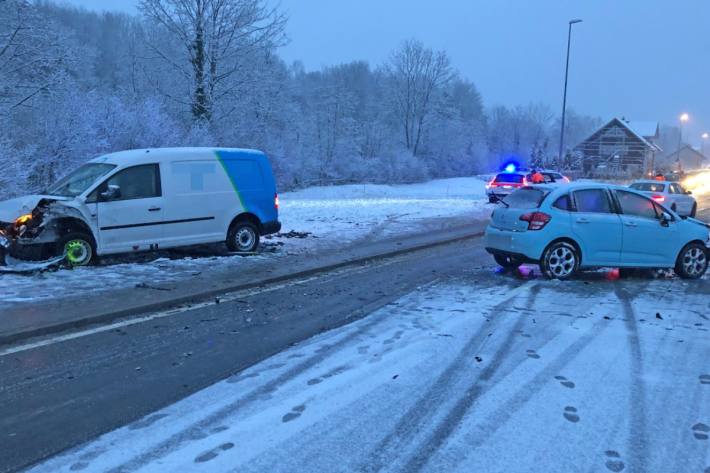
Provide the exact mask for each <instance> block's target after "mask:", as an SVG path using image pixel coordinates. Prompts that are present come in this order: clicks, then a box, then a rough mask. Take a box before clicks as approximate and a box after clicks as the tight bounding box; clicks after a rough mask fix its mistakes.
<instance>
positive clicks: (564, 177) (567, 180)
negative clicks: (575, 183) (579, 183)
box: [562, 176, 569, 184]
mask: <svg viewBox="0 0 710 473" xmlns="http://www.w3.org/2000/svg"><path fill="white" fill-rule="evenodd" d="M562 180H563V181H565V184H569V177H567V176H562Z"/></svg>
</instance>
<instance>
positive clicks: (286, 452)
mask: <svg viewBox="0 0 710 473" xmlns="http://www.w3.org/2000/svg"><path fill="white" fill-rule="evenodd" d="M708 292H709V291H708V286H707V280H705V281H699V282H684V281H681V280H678V279H639V280H631V281H625V280H616V281H609V280H607V278H606V277H605V274H604V273H591V274H589V275H588V276H586V277H584V278H581V279H580V280H578V281H573V282H559V281H547V280H543V279H539V278H536V277H529V278H514V277H511V276H509V275H504V274H495V273H491V272H484V271H472V272H470V273H469V274H467V275H465V276H463V277H462V278H461V279H455V280H447V281H445V282H440V283H438V284H434V285H430V286H427V287H422V288H420V289H419V290H418V291H415V292H414V293H411V294H409V295H406V296H404V297H403V298H401V299H399V300H398V301H396V302H394V303H391V304H389V305H388V306H386V307H384V308H382V309H380V310H379V311H377V312H375V313H373V314H372V315H370V316H369V317H367V318H365V319H363V320H361V321H359V322H356V323H353V324H350V325H348V326H345V327H343V328H341V329H338V330H334V331H331V332H327V333H325V334H322V335H320V336H317V337H315V338H312V339H310V340H308V341H306V342H304V343H302V344H300V345H297V346H295V347H293V348H290V349H288V350H286V351H284V352H282V353H279V354H278V355H276V356H274V357H272V358H270V359H267V360H265V361H264V362H262V363H259V364H257V365H255V366H253V367H251V368H249V369H248V370H246V371H244V372H242V373H240V374H238V375H235V376H233V377H231V378H229V379H226V380H225V381H222V382H219V383H217V384H215V385H213V386H211V387H209V388H207V389H204V390H202V391H200V392H198V393H196V394H194V395H192V396H190V397H188V398H186V399H184V400H182V401H180V402H178V403H176V404H174V405H172V406H169V407H167V408H165V409H163V410H161V411H158V412H155V413H153V414H151V415H148V416H147V417H145V418H143V419H141V420H139V421H137V422H134V423H133V424H130V425H127V426H125V427H123V428H120V429H118V430H116V431H114V432H111V433H108V434H106V435H104V436H102V437H100V438H98V439H96V440H94V441H92V442H90V443H88V444H86V445H84V446H81V447H79V448H76V449H74V450H71V451H69V452H67V453H65V454H63V455H61V456H58V457H56V458H54V459H51V460H49V461H47V462H46V463H44V464H41V465H39V466H37V467H36V468H34V469H33V470H32V471H33V472H36V473H43V472H48V473H49V472H52V473H54V472H70V471H77V470H81V471H86V472H104V471H137V472H165V471H181V472H188V471H199V472H220V473H221V472H227V471H240V472H263V471H268V472H272V473H276V472H296V471H297V472H325V471H327V472H362V471H368V472H369V471H371V472H375V471H391V472H395V471H406V472H408V473H414V472H419V471H427V472H474V471H481V472H486V473H495V472H500V473H503V472H506V473H510V472H515V473H520V472H536V473H538V472H546V473H555V472H559V473H569V472H592V471H593V472H603V471H611V472H621V471H625V472H626V471H628V472H639V473H641V472H642V473H650V472H658V473H674V472H677V473H681V472H682V473H688V472H696V473H703V472H705V473H707V472H708V471H710V470H709V469H708V468H710V441H709V440H708V437H709V433H710V427H708V426H709V425H710V364H709V363H708V360H710V344H708V337H709V336H710V332H708V329H710V318H709V317H710V315H709V314H710V311H709V310H708V309H709V308H710V306H709V305H710V298H709V297H708ZM680 308H682V310H680Z"/></svg>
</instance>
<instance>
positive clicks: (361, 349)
mask: <svg viewBox="0 0 710 473" xmlns="http://www.w3.org/2000/svg"><path fill="white" fill-rule="evenodd" d="M369 349H370V345H362V346H359V347H357V352H358V353H359V354H361V355H366V354H367V352H368V350H369Z"/></svg>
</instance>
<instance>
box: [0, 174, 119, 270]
mask: <svg viewBox="0 0 710 473" xmlns="http://www.w3.org/2000/svg"><path fill="white" fill-rule="evenodd" d="M115 167H116V165H113V164H106V163H97V162H90V163H87V164H85V165H83V166H81V167H80V168H78V169H77V170H75V171H74V172H72V173H70V174H69V175H67V176H66V177H64V178H63V179H61V180H60V181H58V182H57V183H56V184H54V185H53V186H51V187H50V188H49V189H47V191H45V192H43V193H42V194H39V195H29V196H23V197H18V198H14V199H10V200H6V201H4V202H0V248H2V249H1V250H0V253H2V256H3V258H2V259H3V260H4V263H5V264H8V265H9V264H10V263H17V261H18V260H19V261H31V262H36V264H37V265H39V266H42V265H43V264H47V263H56V262H58V261H60V260H63V259H66V260H67V262H68V263H70V264H71V265H84V264H88V263H89V261H91V259H92V257H93V256H94V253H95V251H96V243H95V241H96V240H95V237H94V234H95V229H93V228H91V227H92V225H91V223H90V222H91V221H92V219H91V213H90V211H89V208H88V207H87V205H86V198H85V196H84V194H85V193H86V191H87V190H89V189H90V188H91V187H92V185H94V184H95V183H96V182H97V181H98V180H99V179H101V178H102V177H103V176H105V175H106V174H107V173H109V172H110V171H111V170H112V169H114V168H115ZM1 263H2V261H0V264H1ZM26 266H27V264H23V267H26Z"/></svg>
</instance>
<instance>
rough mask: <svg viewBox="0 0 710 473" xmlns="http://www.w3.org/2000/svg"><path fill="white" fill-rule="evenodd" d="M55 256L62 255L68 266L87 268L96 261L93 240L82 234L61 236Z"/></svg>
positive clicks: (75, 233)
mask: <svg viewBox="0 0 710 473" xmlns="http://www.w3.org/2000/svg"><path fill="white" fill-rule="evenodd" d="M56 252H57V255H62V254H64V255H65V256H66V261H67V263H69V265H70V266H73V267H78V266H88V265H89V264H91V263H92V262H94V261H95V260H96V245H95V244H94V239H93V238H92V237H91V236H90V235H88V234H86V233H82V232H72V233H67V234H66V235H63V236H62V237H61V238H60V239H59V241H57V251H56Z"/></svg>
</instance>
